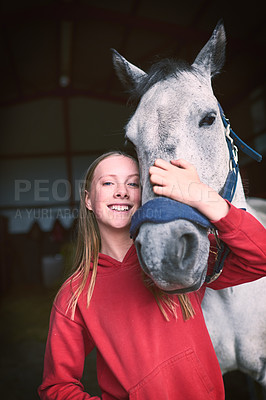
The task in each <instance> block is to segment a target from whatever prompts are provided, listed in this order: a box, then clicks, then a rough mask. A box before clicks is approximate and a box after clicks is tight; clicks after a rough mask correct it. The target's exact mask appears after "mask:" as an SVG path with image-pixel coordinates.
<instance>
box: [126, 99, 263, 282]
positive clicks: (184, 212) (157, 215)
mask: <svg viewBox="0 0 266 400" xmlns="http://www.w3.org/2000/svg"><path fill="white" fill-rule="evenodd" d="M218 106H219V110H220V113H221V118H222V121H223V124H224V128H225V137H226V142H227V146H228V151H229V158H230V168H229V172H228V175H227V178H226V181H225V184H224V186H223V189H222V191H221V195H222V197H223V198H224V199H226V200H228V201H229V202H231V201H232V200H233V197H234V194H235V190H236V185H237V179H238V173H239V166H238V154H237V153H238V149H237V146H238V147H239V148H240V149H241V150H242V151H243V152H244V153H246V154H247V155H249V156H250V157H252V158H254V159H255V160H256V161H258V162H260V161H261V160H262V156H261V154H259V153H257V152H256V151H255V150H253V149H252V148H251V147H249V146H248V145H247V144H246V143H244V142H243V141H242V140H241V139H240V138H239V137H238V136H237V135H236V134H235V133H234V132H233V130H232V129H231V127H230V123H229V120H228V119H226V117H225V115H224V112H223V109H222V107H221V106H220V104H219V103H218ZM234 142H235V143H236V145H235V144H234ZM177 219H185V220H188V221H191V222H193V223H195V224H197V225H199V226H201V227H203V228H205V229H211V230H212V231H213V233H214V234H215V237H216V241H217V246H218V254H217V260H216V262H215V265H214V268H213V272H212V274H211V275H208V276H207V277H206V280H205V282H206V283H210V282H213V281H214V280H215V279H217V278H218V276H219V275H220V274H221V272H222V269H223V265H224V261H225V259H226V257H227V255H228V254H229V252H230V249H229V247H228V246H227V245H226V244H225V243H224V242H222V241H220V240H219V239H218V236H217V232H216V228H215V226H214V225H212V224H211V222H210V221H209V220H208V219H207V218H206V217H205V216H204V215H203V214H201V213H200V212H199V211H198V210H197V209H195V208H193V207H190V206H188V205H187V204H184V203H181V202H179V201H176V200H172V199H169V198H167V197H156V198H154V199H152V200H150V201H148V202H147V203H145V204H144V205H143V206H142V207H140V208H139V209H138V210H137V211H136V212H135V214H134V215H133V217H132V220H131V227H130V235H131V237H132V238H133V239H135V238H136V237H137V235H138V231H139V229H140V227H141V225H142V224H143V223H145V222H152V223H155V224H159V223H165V222H171V221H175V220H177Z"/></svg>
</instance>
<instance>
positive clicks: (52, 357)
mask: <svg viewBox="0 0 266 400" xmlns="http://www.w3.org/2000/svg"><path fill="white" fill-rule="evenodd" d="M93 347H94V343H93V342H92V340H91V338H90V337H89V336H88V333H87V330H85V329H84V327H83V326H82V324H80V323H78V322H75V321H73V320H71V319H70V318H69V317H67V316H66V315H65V314H63V313H61V312H60V310H59V309H58V308H57V307H56V305H54V306H53V309H52V312H51V318H50V328H49V334H48V338H47V343H46V350H45V357H44V372H43V381H42V384H41V386H40V387H39V389H38V393H39V396H40V398H41V399H43V400H48V399H49V400H53V399H57V400H67V399H71V400H87V399H91V400H96V399H97V400H98V399H100V398H99V397H92V396H90V395H89V394H88V393H85V392H84V387H83V385H82V383H81V382H80V379H81V377H82V374H83V367H84V361H85V357H86V355H87V354H88V353H89V352H90V351H92V349H93Z"/></svg>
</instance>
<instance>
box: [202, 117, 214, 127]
mask: <svg viewBox="0 0 266 400" xmlns="http://www.w3.org/2000/svg"><path fill="white" fill-rule="evenodd" d="M214 121H215V115H213V114H207V115H205V117H203V118H202V119H201V120H200V123H199V127H200V128H201V127H202V126H210V125H212V124H213V123H214Z"/></svg>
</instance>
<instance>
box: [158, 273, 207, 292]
mask: <svg viewBox="0 0 266 400" xmlns="http://www.w3.org/2000/svg"><path fill="white" fill-rule="evenodd" d="M205 277H206V272H205V271H204V272H203V273H202V275H201V277H200V279H198V280H196V281H195V282H194V283H192V284H190V285H188V286H183V285H180V284H177V283H176V284H175V283H170V282H169V283H166V282H163V283H162V282H160V281H158V280H155V279H153V278H152V277H151V276H150V278H151V280H152V281H153V283H154V284H155V286H157V287H158V288H159V289H160V290H162V291H163V292H164V293H166V294H169V295H173V294H185V293H191V292H196V291H197V290H199V289H200V288H201V286H202V285H203V284H204V281H205Z"/></svg>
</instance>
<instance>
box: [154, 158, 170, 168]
mask: <svg viewBox="0 0 266 400" xmlns="http://www.w3.org/2000/svg"><path fill="white" fill-rule="evenodd" d="M154 165H155V167H159V168H161V169H166V170H167V169H168V168H169V162H167V161H165V160H162V159H161V158H157V160H155V162H154Z"/></svg>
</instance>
